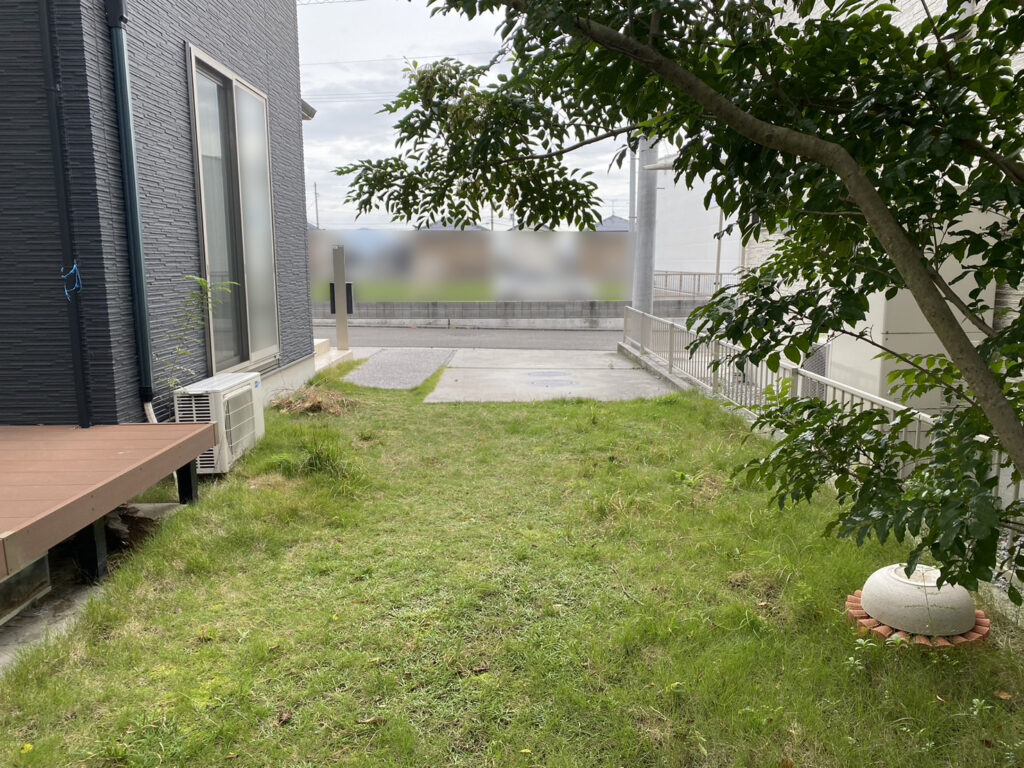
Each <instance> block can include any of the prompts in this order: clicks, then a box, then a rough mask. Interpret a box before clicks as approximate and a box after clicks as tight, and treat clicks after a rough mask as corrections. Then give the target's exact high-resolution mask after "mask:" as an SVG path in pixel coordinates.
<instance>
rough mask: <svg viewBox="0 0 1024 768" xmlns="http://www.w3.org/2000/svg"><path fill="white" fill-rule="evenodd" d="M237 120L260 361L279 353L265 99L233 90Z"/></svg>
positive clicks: (252, 328) (249, 294) (250, 299)
mask: <svg viewBox="0 0 1024 768" xmlns="http://www.w3.org/2000/svg"><path fill="white" fill-rule="evenodd" d="M235 122H236V125H237V130H238V175H239V179H240V192H241V201H242V242H243V243H244V244H245V277H246V281H245V297H246V302H247V303H248V307H249V342H250V348H251V350H252V357H253V358H254V359H258V358H259V357H262V356H263V355H265V354H270V353H273V352H276V351H277V349H278V339H277V289H276V285H275V279H274V223H273V215H272V208H271V197H270V194H271V192H270V150H269V146H268V142H267V103H266V101H264V99H263V98H262V97H261V96H258V95H256V94H255V93H253V92H252V91H250V90H248V89H247V88H243V87H237V88H236V89H235Z"/></svg>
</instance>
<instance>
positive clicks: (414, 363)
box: [345, 347, 455, 389]
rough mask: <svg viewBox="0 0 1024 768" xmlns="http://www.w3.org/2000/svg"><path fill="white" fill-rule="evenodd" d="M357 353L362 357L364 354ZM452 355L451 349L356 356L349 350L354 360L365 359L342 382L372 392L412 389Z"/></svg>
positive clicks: (386, 351)
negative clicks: (376, 390)
mask: <svg viewBox="0 0 1024 768" xmlns="http://www.w3.org/2000/svg"><path fill="white" fill-rule="evenodd" d="M359 352H360V353H365V352H366V350H359ZM454 352H455V350H453V349H435V348H432V347H430V348H418V349H417V348H412V347H409V348H405V349H402V348H397V347H390V348H387V349H380V350H377V351H374V352H372V354H369V355H367V354H357V353H355V350H353V353H354V354H353V356H354V357H355V359H357V360H358V359H360V358H361V357H368V358H369V359H368V360H367V361H366V362H365V363H363V364H362V365H361V366H359V367H358V368H356V369H355V370H354V371H352V373H350V374H349V375H348V376H346V377H345V381H350V382H352V383H353V384H358V385H359V386H360V387H373V388H374V389H415V388H416V387H418V386H419V385H420V384H422V383H423V382H425V381H426V380H427V379H429V378H430V377H431V376H433V375H434V372H435V371H437V369H438V368H440V367H441V366H442V365H444V364H445V363H447V362H448V360H449V359H450V358H451V356H452V354H453V353H454Z"/></svg>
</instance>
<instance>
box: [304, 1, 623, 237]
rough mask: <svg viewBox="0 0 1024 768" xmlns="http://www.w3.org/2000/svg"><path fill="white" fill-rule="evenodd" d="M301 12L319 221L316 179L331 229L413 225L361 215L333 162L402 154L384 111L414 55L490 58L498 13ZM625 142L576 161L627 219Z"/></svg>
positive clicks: (309, 170) (384, 4) (393, 8)
mask: <svg viewBox="0 0 1024 768" xmlns="http://www.w3.org/2000/svg"><path fill="white" fill-rule="evenodd" d="M300 2H304V3H305V2H309V0H300ZM298 15H299V57H300V60H301V71H302V95H303V98H305V100H306V101H307V102H309V103H310V104H311V105H312V106H313V107H315V108H316V110H317V114H316V117H315V118H314V119H313V120H311V121H308V122H306V123H304V131H305V156H306V200H307V203H308V212H307V213H308V218H309V221H311V222H312V221H314V219H315V213H314V203H313V185H314V183H315V184H316V186H317V188H318V191H319V200H320V203H319V207H320V226H321V227H325V228H348V227H362V226H371V227H380V226H403V227H404V226H406V225H404V224H392V223H391V222H390V218H389V216H388V215H387V214H386V213H373V214H367V215H364V216H362V217H360V218H359V219H358V221H357V220H356V218H355V209H354V207H353V206H351V205H346V204H345V202H344V199H345V193H346V191H347V188H348V179H347V178H339V177H338V176H335V175H334V174H333V173H332V170H333V169H334V168H336V167H338V166H339V165H342V164H345V163H349V162H352V161H354V160H361V159H365V158H378V157H384V156H386V155H389V154H392V153H393V152H394V131H393V130H392V127H391V126H392V124H393V123H394V122H395V118H394V116H393V115H379V114H377V112H378V111H379V110H380V108H381V105H383V104H384V103H385V102H386V101H389V100H390V99H391V98H392V97H393V96H394V95H395V94H397V93H398V91H400V90H401V89H402V87H403V82H404V81H403V78H402V69H403V67H405V61H404V59H405V58H406V57H408V58H409V59H416V60H417V61H420V62H422V61H425V60H429V59H428V58H427V57H435V56H444V55H447V56H455V57H457V58H461V59H463V60H464V61H466V62H468V63H471V64H485V63H486V62H487V61H489V59H490V57H491V55H492V54H493V53H494V52H495V51H497V50H498V47H499V38H498V36H497V35H496V34H495V30H496V28H497V27H498V17H496V16H490V17H483V18H478V19H474V20H473V21H469V20H467V19H466V18H464V17H462V16H456V15H451V16H431V15H430V11H429V9H428V8H427V6H426V1H425V0H412V2H409V1H408V0H355V1H351V0H349V1H341V2H339V1H334V2H322V3H310V4H301V5H299V6H298ZM616 146H617V144H616V142H611V141H610V142H604V143H602V144H596V145H593V146H592V147H587V148H586V149H585V150H581V151H580V152H578V153H574V154H573V156H572V162H573V164H574V165H576V166H577V167H580V168H584V169H586V170H590V171H593V172H594V174H595V175H594V178H595V180H596V181H597V183H598V185H599V186H600V195H601V197H602V199H603V200H604V203H605V204H604V207H603V209H602V214H603V215H604V216H607V215H610V214H611V213H613V212H614V213H616V214H618V215H620V216H623V217H625V216H627V215H628V207H629V192H628V176H627V173H626V172H625V168H623V169H622V170H619V169H618V168H614V167H613V169H612V171H611V172H610V173H609V172H608V164H609V163H610V161H611V158H612V155H613V153H614V151H615V148H616ZM482 223H485V224H486V223H487V222H482ZM499 223H500V224H505V225H506V226H507V224H508V222H499Z"/></svg>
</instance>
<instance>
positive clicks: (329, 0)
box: [295, 0, 366, 5]
mask: <svg viewBox="0 0 1024 768" xmlns="http://www.w3.org/2000/svg"><path fill="white" fill-rule="evenodd" d="M365 2H366V0H295V5H337V4H339V3H365Z"/></svg>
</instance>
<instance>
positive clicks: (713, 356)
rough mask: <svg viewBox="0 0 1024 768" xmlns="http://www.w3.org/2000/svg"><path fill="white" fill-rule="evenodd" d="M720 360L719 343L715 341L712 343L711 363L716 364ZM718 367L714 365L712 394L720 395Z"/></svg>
mask: <svg viewBox="0 0 1024 768" xmlns="http://www.w3.org/2000/svg"><path fill="white" fill-rule="evenodd" d="M717 360H718V342H717V341H714V342H712V343H711V362H712V363H715V362H717ZM718 383H719V382H718V366H717V365H714V367H713V368H712V370H711V394H713V395H717V394H718Z"/></svg>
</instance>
